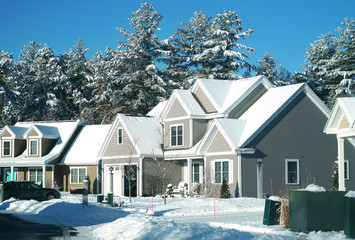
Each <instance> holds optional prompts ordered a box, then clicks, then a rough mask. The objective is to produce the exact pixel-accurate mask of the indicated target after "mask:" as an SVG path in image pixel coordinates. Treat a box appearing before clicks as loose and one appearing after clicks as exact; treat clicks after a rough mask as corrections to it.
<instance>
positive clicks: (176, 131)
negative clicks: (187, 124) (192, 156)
mask: <svg viewBox="0 0 355 240" xmlns="http://www.w3.org/2000/svg"><path fill="white" fill-rule="evenodd" d="M170 136H171V146H182V145H183V126H182V125H174V126H171V128H170Z"/></svg>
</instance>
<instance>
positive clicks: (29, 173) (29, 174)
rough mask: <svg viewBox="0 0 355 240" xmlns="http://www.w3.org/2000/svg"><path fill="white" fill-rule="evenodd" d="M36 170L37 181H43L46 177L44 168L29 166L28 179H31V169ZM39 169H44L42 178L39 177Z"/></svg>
mask: <svg viewBox="0 0 355 240" xmlns="http://www.w3.org/2000/svg"><path fill="white" fill-rule="evenodd" d="M34 169H35V170H36V181H35V182H36V183H38V182H39V181H41V182H42V183H43V179H44V178H45V174H44V173H43V168H28V180H29V181H31V178H30V176H31V170H34ZM38 170H41V171H42V179H38Z"/></svg>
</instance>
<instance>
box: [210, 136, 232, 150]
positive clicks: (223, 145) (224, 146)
mask: <svg viewBox="0 0 355 240" xmlns="http://www.w3.org/2000/svg"><path fill="white" fill-rule="evenodd" d="M231 150H232V149H231V147H230V146H229V144H228V143H227V141H226V140H225V138H224V137H223V135H222V134H221V133H220V132H219V131H218V133H217V135H216V136H215V138H214V139H213V141H212V143H211V145H210V146H209V147H208V149H207V153H214V152H230V151H231Z"/></svg>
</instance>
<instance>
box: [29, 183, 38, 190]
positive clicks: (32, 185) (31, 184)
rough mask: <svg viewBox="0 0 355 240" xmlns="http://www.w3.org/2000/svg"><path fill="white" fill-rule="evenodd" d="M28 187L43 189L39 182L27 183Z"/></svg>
mask: <svg viewBox="0 0 355 240" xmlns="http://www.w3.org/2000/svg"><path fill="white" fill-rule="evenodd" d="M27 188H28V189H41V187H40V186H38V185H37V184H34V183H27Z"/></svg>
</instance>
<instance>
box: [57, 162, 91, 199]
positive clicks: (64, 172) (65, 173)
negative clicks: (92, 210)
mask: <svg viewBox="0 0 355 240" xmlns="http://www.w3.org/2000/svg"><path fill="white" fill-rule="evenodd" d="M71 167H79V168H82V167H83V168H86V174H87V175H88V176H89V179H90V181H89V193H97V192H96V189H97V184H98V183H97V166H76V165H73V166H60V167H59V169H58V172H60V174H59V175H61V176H62V179H63V180H62V184H63V190H64V191H66V192H69V191H70V188H83V187H84V185H83V183H77V184H74V183H70V168H71Z"/></svg>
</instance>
